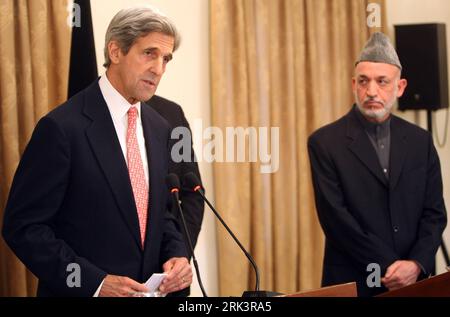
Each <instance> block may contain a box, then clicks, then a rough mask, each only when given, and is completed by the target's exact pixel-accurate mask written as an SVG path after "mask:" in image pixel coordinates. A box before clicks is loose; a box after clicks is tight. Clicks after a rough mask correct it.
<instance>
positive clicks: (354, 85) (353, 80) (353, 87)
mask: <svg viewBox="0 0 450 317" xmlns="http://www.w3.org/2000/svg"><path fill="white" fill-rule="evenodd" d="M352 90H353V92H355V91H356V77H352Z"/></svg>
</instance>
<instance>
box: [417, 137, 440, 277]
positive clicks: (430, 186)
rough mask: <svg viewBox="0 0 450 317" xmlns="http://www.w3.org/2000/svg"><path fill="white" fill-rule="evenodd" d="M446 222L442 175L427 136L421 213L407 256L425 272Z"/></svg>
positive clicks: (427, 271)
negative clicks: (424, 183)
mask: <svg viewBox="0 0 450 317" xmlns="http://www.w3.org/2000/svg"><path fill="white" fill-rule="evenodd" d="M446 224H447V215H446V210H445V204H444V199H443V193H442V176H441V168H440V163H439V157H438V154H437V152H436V148H435V147H434V145H433V140H432V138H431V136H430V137H429V157H428V166H427V182H426V193H425V203H424V206H423V214H422V217H421V219H420V222H419V229H418V234H417V240H416V242H415V244H414V246H413V248H412V250H411V252H410V255H409V258H410V259H411V260H415V261H418V262H419V263H420V264H421V265H422V266H423V268H424V269H425V271H426V272H425V273H426V274H429V273H430V272H432V271H433V270H434V267H433V263H434V258H435V255H436V252H437V249H438V248H439V244H440V243H441V239H442V233H443V231H444V228H445V226H446Z"/></svg>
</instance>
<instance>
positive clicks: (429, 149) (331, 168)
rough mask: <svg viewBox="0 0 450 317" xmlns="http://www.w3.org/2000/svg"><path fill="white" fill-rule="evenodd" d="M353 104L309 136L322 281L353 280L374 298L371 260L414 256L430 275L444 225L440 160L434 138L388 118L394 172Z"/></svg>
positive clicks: (388, 262)
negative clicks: (322, 240)
mask: <svg viewBox="0 0 450 317" xmlns="http://www.w3.org/2000/svg"><path fill="white" fill-rule="evenodd" d="M355 111H358V110H357V109H356V108H355V107H353V109H352V110H351V111H350V112H349V113H348V114H347V115H346V116H344V117H342V118H341V119H339V120H338V121H336V122H334V123H332V124H330V125H327V126H325V127H323V128H321V129H319V130H317V131H316V132H315V133H313V134H312V135H311V136H310V138H309V140H308V150H309V155H310V161H311V168H312V177H313V185H314V191H315V200H316V207H317V212H318V216H319V220H320V223H321V225H322V228H323V230H324V232H325V236H326V246H325V258H324V267H323V276H322V283H323V285H324V286H325V285H333V284H339V283H345V282H351V281H356V282H357V283H358V292H359V294H360V295H362V296H370V295H374V294H376V293H379V292H382V291H384V290H386V289H383V288H377V289H370V288H368V287H367V284H366V279H367V277H368V275H369V274H370V273H371V272H367V266H368V264H370V263H377V264H379V265H380V267H381V276H384V273H385V271H386V268H387V267H388V266H389V265H391V264H392V263H393V262H395V261H396V260H399V259H404V260H406V259H408V260H415V261H417V262H419V263H420V264H421V265H422V267H423V268H424V270H425V271H426V273H427V272H432V271H433V268H434V262H435V260H434V259H435V254H436V251H437V249H438V247H439V244H440V242H441V236H442V232H443V230H444V228H445V225H446V211H445V205H444V200H443V197H442V177H441V170H440V165H439V158H438V156H437V153H436V149H435V147H434V145H433V141H432V138H431V135H430V134H429V133H428V132H426V131H425V130H423V129H421V128H419V127H417V126H415V125H412V124H410V123H408V122H406V121H404V120H402V119H400V118H398V117H396V116H392V120H391V150H390V151H391V153H390V177H389V180H387V178H386V177H385V176H384V174H383V172H382V169H381V165H380V163H379V161H378V157H377V154H376V152H375V149H374V148H373V146H372V144H371V142H370V140H369V137H368V136H367V133H366V132H365V131H364V130H363V127H362V124H361V122H359V121H358V118H357V117H356V113H355Z"/></svg>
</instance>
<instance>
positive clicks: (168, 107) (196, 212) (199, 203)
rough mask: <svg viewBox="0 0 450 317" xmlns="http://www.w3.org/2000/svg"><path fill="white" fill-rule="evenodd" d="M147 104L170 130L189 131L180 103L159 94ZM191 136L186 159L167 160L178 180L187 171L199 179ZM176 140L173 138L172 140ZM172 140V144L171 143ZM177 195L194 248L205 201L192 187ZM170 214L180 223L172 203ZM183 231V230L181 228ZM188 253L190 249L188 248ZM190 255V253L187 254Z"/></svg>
mask: <svg viewBox="0 0 450 317" xmlns="http://www.w3.org/2000/svg"><path fill="white" fill-rule="evenodd" d="M147 104H148V105H150V106H151V107H152V108H153V109H155V110H156V111H157V112H158V113H159V114H160V115H161V116H162V117H163V118H164V119H166V120H167V122H168V123H169V126H170V130H171V131H173V130H174V129H176V128H179V127H182V128H186V129H188V130H189V131H191V129H190V126H189V123H188V121H187V119H186V117H185V115H184V112H183V109H182V108H181V106H180V105H178V104H176V103H175V102H172V101H170V100H167V99H165V98H162V97H160V96H157V95H155V96H153V97H152V98H151V99H150V100H149V101H147ZM189 135H190V136H191V138H190V139H189V140H182V141H186V142H187V141H189V144H186V145H187V146H188V147H189V149H190V155H189V159H188V160H182V161H179V160H175V159H174V157H172V155H171V159H170V161H169V173H175V174H177V175H178V177H179V178H180V180H182V179H183V177H184V175H186V174H187V173H189V172H192V173H194V174H195V175H197V177H198V179H200V180H201V177H200V172H199V169H198V164H197V161H196V160H195V153H194V149H193V147H192V134H191V132H190V133H189ZM174 141H176V142H178V140H176V139H175V140H173V142H174ZM173 142H172V144H173ZM179 154H180V156H181V157H183V153H179ZM179 197H180V201H181V208H182V209H183V213H184V218H185V220H186V225H187V229H188V231H189V236H190V239H191V241H192V246H193V247H194V248H195V245H196V243H197V239H198V235H199V233H200V229H201V225H202V220H203V212H204V206H205V203H204V201H203V199H202V198H201V197H200V196H199V195H198V194H196V193H194V192H193V191H192V188H186V187H182V188H181V189H180V192H179ZM170 210H171V212H172V214H173V215H174V216H175V217H176V218H177V219H178V221H179V222H180V226H182V225H181V219H180V215H179V213H178V210H177V208H176V206H175V205H174V204H172V205H171V208H170ZM181 231H182V232H183V233H184V231H183V230H181ZM188 252H189V253H190V250H188ZM189 255H190V256H192V254H189ZM189 291H190V290H189V289H186V290H183V291H182V292H178V293H177V294H176V295H178V296H185V295H189Z"/></svg>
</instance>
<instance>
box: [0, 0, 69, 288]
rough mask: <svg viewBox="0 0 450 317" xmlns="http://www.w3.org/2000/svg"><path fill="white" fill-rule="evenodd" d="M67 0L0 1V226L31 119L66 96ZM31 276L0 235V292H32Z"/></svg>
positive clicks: (42, 113) (32, 281) (28, 136)
mask: <svg viewBox="0 0 450 317" xmlns="http://www.w3.org/2000/svg"><path fill="white" fill-rule="evenodd" d="M68 14H69V13H68V11H67V0H28V1H27V0H1V1H0V67H1V68H0V227H1V226H2V222H3V211H4V207H5V204H6V199H7V195H8V193H9V189H10V186H11V182H12V179H13V176H14V172H15V170H16V168H17V164H18V162H19V159H20V156H21V154H22V152H23V150H24V148H25V146H26V144H27V142H28V140H29V138H30V137H31V133H32V131H33V129H34V127H35V125H36V123H37V121H38V120H39V119H40V118H41V117H42V116H43V115H45V114H46V113H47V112H48V111H49V110H51V108H53V107H55V106H57V105H58V104H60V103H62V102H63V101H64V100H66V98H67V85H68V72H69V58H70V40H71V28H70V27H69V25H68V24H67V18H68ZM35 291H36V279H35V277H34V276H33V275H32V274H31V273H30V272H29V271H28V270H27V269H26V268H25V267H24V266H23V264H22V263H21V262H20V261H19V260H18V259H17V258H16V257H15V256H14V254H13V253H12V252H11V250H10V249H9V248H8V247H7V246H6V244H5V242H4V240H3V238H0V296H33V295H35Z"/></svg>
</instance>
